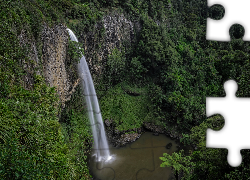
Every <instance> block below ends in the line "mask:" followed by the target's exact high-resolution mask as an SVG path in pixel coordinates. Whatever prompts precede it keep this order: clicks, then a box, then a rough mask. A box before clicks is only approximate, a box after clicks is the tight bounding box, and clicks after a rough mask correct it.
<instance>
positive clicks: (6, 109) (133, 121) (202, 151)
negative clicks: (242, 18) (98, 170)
mask: <svg viewBox="0 0 250 180" xmlns="http://www.w3.org/2000/svg"><path fill="white" fill-rule="evenodd" d="M0 5H1V12H0V19H1V20H0V29H1V30H0V32H1V33H0V44H1V46H0V117H1V119H0V146H1V147H0V149H1V150H0V156H1V157H0V178H1V179H35V178H36V179H89V178H90V177H91V176H90V175H89V171H88V167H87V165H86V158H87V154H88V152H89V150H90V147H91V144H92V137H91V133H90V128H89V124H88V120H87V117H86V109H85V108H84V105H83V102H82V100H83V96H82V95H81V88H80V87H78V88H77V90H76V92H75V93H74V94H73V95H72V98H71V100H70V101H69V102H67V103H66V106H65V108H64V109H63V110H62V109H61V105H60V104H59V100H58V97H57V96H56V93H55V88H50V87H47V86H46V85H45V82H44V79H43V77H42V76H38V75H36V74H35V71H36V70H37V69H33V70H32V71H31V72H29V73H30V74H31V76H32V77H34V79H35V82H34V87H31V88H30V90H25V89H24V81H23V75H25V74H27V72H26V70H25V69H24V65H27V64H29V65H37V68H40V69H41V68H42V64H36V62H35V60H34V59H30V58H29V57H28V56H27V54H29V51H30V49H31V48H30V47H31V44H30V43H29V42H25V41H24V42H20V38H18V36H20V35H23V36H25V37H26V39H29V40H31V39H33V41H34V42H36V47H37V48H38V49H37V50H38V58H39V59H40V61H39V62H42V61H41V58H42V40H41V30H42V29H43V24H44V23H46V24H48V25H49V26H51V27H52V26H54V25H56V24H61V23H62V24H65V25H67V27H69V28H70V29H72V30H73V31H74V32H77V33H79V34H80V33H81V34H87V33H88V32H92V31H93V29H94V28H95V26H94V25H95V24H96V23H97V22H98V21H100V20H101V18H102V16H103V15H105V14H106V13H109V12H111V11H113V10H115V11H116V10H117V11H119V12H122V13H124V14H125V15H126V17H127V18H128V19H130V20H134V21H137V22H139V23H140V32H137V33H135V41H134V43H133V44H132V45H131V47H130V49H126V50H125V49H116V48H115V49H113V50H112V52H111V54H110V55H109V56H108V58H107V62H104V63H103V64H105V67H104V70H105V71H104V74H103V77H101V78H100V82H98V85H97V94H98V96H99V100H100V105H101V111H102V115H103V119H112V120H113V121H114V122H115V124H116V126H117V128H118V129H119V130H129V129H130V130H131V129H133V128H138V127H141V125H142V124H143V122H153V123H155V124H160V125H163V126H165V127H171V126H177V127H178V132H180V133H183V139H181V142H182V143H184V144H186V145H188V144H192V145H194V146H196V147H197V149H195V150H194V151H193V152H191V154H190V155H189V156H187V155H184V154H183V152H182V151H180V152H178V153H173V154H172V155H171V156H170V155H167V154H164V158H162V160H163V161H164V162H163V166H170V167H172V168H173V169H174V170H175V172H176V175H178V173H180V172H181V171H183V172H184V178H186V179H223V178H224V179H246V178H247V177H248V175H249V173H250V172H249V167H248V166H249V165H248V164H249V162H248V161H249V160H248V159H249V157H250V154H249V151H247V150H244V151H242V155H243V159H244V162H243V163H242V164H241V165H240V166H239V167H237V168H231V167H230V166H229V165H228V164H227V160H226V155H227V152H226V151H225V150H221V149H207V148H206V147H205V142H206V141H205V131H206V129H207V128H208V127H212V128H213V129H216V128H221V126H222V125H223V123H222V121H221V117H219V116H214V117H210V118H206V115H205V98H206V97H208V96H224V95H225V93H224V90H223V83H224V82H225V81H226V80H228V79H234V80H236V82H237V83H238V86H239V89H238V91H237V94H236V95H237V96H238V97H249V96H250V94H249V93H250V91H249V88H250V84H249V77H250V74H249V73H250V63H249V53H250V46H249V42H243V41H242V39H241V38H242V36H243V34H244V31H243V29H242V27H241V26H240V25H234V26H232V27H231V28H230V36H231V39H232V41H231V42H228V43H222V42H216V41H206V40H205V32H206V18H207V16H210V17H213V18H215V19H220V18H222V16H223V13H224V12H223V11H224V10H223V8H221V7H213V8H212V9H210V10H208V9H207V3H206V2H204V1H202V0H186V1H173V0H161V1H153V0H120V1H117V0H112V1H104V0H49V1H47V0H30V1H17V0H12V1H1V2H0ZM96 32H98V33H99V34H98V33H97V34H95V35H98V36H103V35H104V29H103V28H101V29H100V30H99V31H96ZM24 39H25V38H24ZM80 41H81V40H80ZM79 46H80V47H82V45H81V43H74V42H71V41H69V45H68V52H67V56H68V57H70V61H69V62H67V63H66V66H67V68H68V69H70V71H73V69H74V67H73V66H74V65H75V64H76V62H77V61H78V60H79V57H80V56H81V53H83V52H82V51H81V50H79V49H78V47H79ZM97 46H98V45H97ZM74 79H77V74H76V73H75V74H74ZM132 82H133V83H132Z"/></svg>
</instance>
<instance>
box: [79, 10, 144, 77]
mask: <svg viewBox="0 0 250 180" xmlns="http://www.w3.org/2000/svg"><path fill="white" fill-rule="evenodd" d="M139 30H140V24H139V23H138V22H133V21H131V20H129V19H128V18H126V17H125V15H124V14H122V13H119V12H111V13H109V14H107V15H105V16H104V17H103V19H102V21H100V22H98V23H97V24H96V25H95V27H94V29H93V30H92V31H91V32H88V33H86V34H84V35H82V36H81V37H80V38H79V41H80V42H82V43H83V44H84V50H85V57H86V60H87V61H88V64H89V68H90V71H91V74H92V75H93V78H94V79H96V78H97V79H98V78H99V77H101V76H100V75H101V74H102V73H103V72H104V70H105V65H106V62H107V58H108V56H109V55H110V54H111V53H112V50H113V49H115V48H117V49H118V50H120V51H122V50H124V51H127V50H128V49H129V48H131V44H133V42H135V34H136V32H137V31H139Z"/></svg>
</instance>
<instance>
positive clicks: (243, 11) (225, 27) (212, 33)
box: [206, 0, 250, 41]
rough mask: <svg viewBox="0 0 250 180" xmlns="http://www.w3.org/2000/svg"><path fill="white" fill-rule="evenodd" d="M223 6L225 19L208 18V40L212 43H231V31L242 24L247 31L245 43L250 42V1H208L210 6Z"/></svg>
mask: <svg viewBox="0 0 250 180" xmlns="http://www.w3.org/2000/svg"><path fill="white" fill-rule="evenodd" d="M216 4H219V5H222V6H223V7H224V8H225V14H224V17H223V18H222V19H220V20H213V19H211V18H207V32H206V39H207V40H212V41H230V35H229V29H230V27H231V26H232V25H233V24H240V25H242V26H243V27H244V29H245V35H244V37H243V41H250V21H249V17H250V10H249V8H250V1H249V0H208V6H209V7H211V6H213V5H216Z"/></svg>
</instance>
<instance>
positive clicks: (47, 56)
mask: <svg viewBox="0 0 250 180" xmlns="http://www.w3.org/2000/svg"><path fill="white" fill-rule="evenodd" d="M66 28H67V27H66V26H65V25H62V24H61V25H55V26H54V27H52V28H51V27H49V26H48V25H46V24H44V25H43V28H42V32H41V36H40V37H41V43H40V46H41V47H40V46H39V47H38V46H37V44H38V43H36V42H35V40H34V38H30V37H28V36H27V34H26V33H25V32H24V31H22V32H21V34H20V35H19V40H20V45H21V46H24V45H27V44H28V45H29V48H30V49H29V54H28V55H27V56H28V60H27V61H24V64H23V68H24V70H25V71H26V75H24V76H23V81H24V85H23V86H24V88H25V89H29V90H30V89H32V88H33V85H34V74H37V75H41V76H43V77H44V79H45V82H46V84H47V85H48V86H50V87H55V88H56V92H57V93H58V95H59V99H60V103H61V106H62V108H64V107H65V102H66V101H68V100H70V97H71V95H72V93H73V92H74V91H75V88H76V86H77V85H78V84H79V79H74V78H73V76H72V73H71V72H70V71H69V70H68V69H69V68H68V67H66V64H67V63H66V62H67V61H69V58H70V57H67V48H68V40H69V35H68V31H67V30H66ZM39 50H41V54H42V55H41V57H39V55H38V51H39ZM73 70H74V71H77V69H76V67H73ZM71 71H72V69H71Z"/></svg>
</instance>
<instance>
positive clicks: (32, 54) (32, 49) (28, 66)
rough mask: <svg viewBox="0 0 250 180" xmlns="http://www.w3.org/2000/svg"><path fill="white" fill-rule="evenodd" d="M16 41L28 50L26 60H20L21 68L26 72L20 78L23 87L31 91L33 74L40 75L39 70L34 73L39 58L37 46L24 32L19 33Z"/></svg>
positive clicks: (32, 38)
mask: <svg viewBox="0 0 250 180" xmlns="http://www.w3.org/2000/svg"><path fill="white" fill-rule="evenodd" d="M18 39H19V45H20V46H21V47H23V48H27V50H28V54H27V59H22V66H23V69H24V71H25V72H26V74H25V75H23V78H22V79H23V82H24V84H23V87H24V89H26V90H31V89H33V85H34V77H33V74H34V73H36V74H38V75H41V71H40V70H39V69H38V70H37V71H35V69H36V68H38V65H39V57H38V52H37V47H36V46H37V45H36V42H35V39H34V37H28V35H27V32H26V31H24V30H22V31H21V33H20V34H19V36H18ZM31 61H33V62H31Z"/></svg>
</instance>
